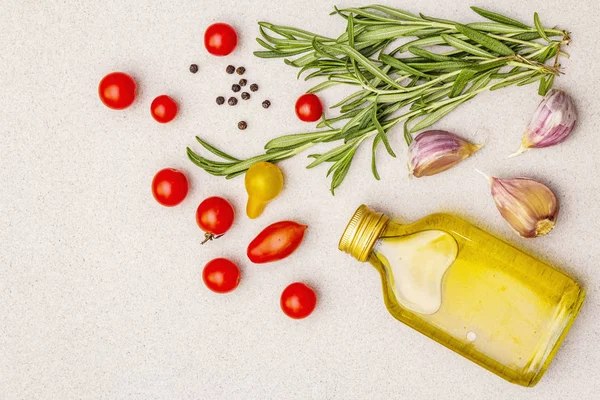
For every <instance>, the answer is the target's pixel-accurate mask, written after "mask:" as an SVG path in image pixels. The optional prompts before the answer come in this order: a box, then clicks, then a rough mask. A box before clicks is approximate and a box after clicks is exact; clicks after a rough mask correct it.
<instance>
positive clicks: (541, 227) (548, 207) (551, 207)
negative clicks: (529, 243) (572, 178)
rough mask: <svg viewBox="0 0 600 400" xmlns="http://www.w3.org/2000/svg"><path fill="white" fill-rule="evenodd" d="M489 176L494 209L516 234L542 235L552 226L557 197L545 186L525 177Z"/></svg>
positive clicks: (554, 218) (525, 235) (526, 235)
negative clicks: (504, 177) (502, 177)
mask: <svg viewBox="0 0 600 400" xmlns="http://www.w3.org/2000/svg"><path fill="white" fill-rule="evenodd" d="M489 179H490V184H491V192H492V197H493V199H494V203H496V207H497V208H498V211H500V214H501V215H502V217H503V218H504V219H505V220H506V222H508V224H509V225H510V226H511V227H512V228H513V230H514V231H515V232H517V233H518V234H519V236H521V237H524V238H534V237H538V236H543V235H547V234H548V233H549V232H550V231H551V230H552V229H553V228H554V225H555V224H556V219H557V218H558V209H559V207H558V200H557V198H556V196H555V195H554V193H553V192H552V190H550V189H549V188H548V187H547V186H546V185H544V184H543V183H540V182H538V181H535V180H533V179H528V178H512V179H499V178H494V177H491V178H489Z"/></svg>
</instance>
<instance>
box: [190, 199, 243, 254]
mask: <svg viewBox="0 0 600 400" xmlns="http://www.w3.org/2000/svg"><path fill="white" fill-rule="evenodd" d="M234 218H235V213H234V211H233V207H232V206H231V203H230V202H228V201H227V200H225V199H224V198H222V197H217V196H213V197H209V198H207V199H205V200H204V201H203V202H202V203H200V205H199V206H198V209H197V210H196V222H197V223H198V226H199V227H200V229H202V230H203V231H204V232H206V234H205V235H204V242H202V244H204V243H206V242H207V241H209V240H212V239H215V238H216V237H217V236H220V235H223V234H224V233H225V232H227V231H228V230H229V228H231V225H233V220H234Z"/></svg>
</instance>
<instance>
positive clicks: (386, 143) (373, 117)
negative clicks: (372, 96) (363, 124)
mask: <svg viewBox="0 0 600 400" xmlns="http://www.w3.org/2000/svg"><path fill="white" fill-rule="evenodd" d="M371 120H372V121H373V125H374V126H375V128H376V129H377V132H378V133H377V136H378V137H380V138H381V141H382V142H383V145H384V146H385V149H386V150H387V152H388V154H389V155H390V156H392V157H394V158H395V157H396V153H394V150H392V146H390V142H389V140H388V137H387V133H386V132H385V130H384V129H383V127H382V126H381V124H380V123H379V120H378V119H377V108H376V107H373V112H372V113H371Z"/></svg>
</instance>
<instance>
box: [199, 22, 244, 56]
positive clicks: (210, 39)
mask: <svg viewBox="0 0 600 400" xmlns="http://www.w3.org/2000/svg"><path fill="white" fill-rule="evenodd" d="M237 40H238V38H237V33H236V32H235V29H233V27H232V26H231V25H229V24H226V23H224V22H217V23H216V24H212V25H211V26H209V27H208V28H206V32H204V47H206V50H208V52H209V53H210V54H212V55H214V56H226V55H228V54H229V53H231V52H232V51H233V50H234V49H235V46H237Z"/></svg>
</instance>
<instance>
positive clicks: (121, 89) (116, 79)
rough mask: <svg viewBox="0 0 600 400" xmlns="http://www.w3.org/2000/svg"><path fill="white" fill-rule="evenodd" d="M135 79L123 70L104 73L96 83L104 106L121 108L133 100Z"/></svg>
mask: <svg viewBox="0 0 600 400" xmlns="http://www.w3.org/2000/svg"><path fill="white" fill-rule="evenodd" d="M135 90H136V88H135V81H134V80H133V78H132V77H131V76H129V75H127V74H125V73H123V72H112V73H110V74H108V75H106V76H105V77H104V78H102V80H101V81H100V84H99V85H98V95H99V96H100V100H102V102H103V103H104V105H105V106H106V107H109V108H112V109H114V110H122V109H124V108H127V107H129V106H130V105H131V104H132V103H133V101H134V100H135Z"/></svg>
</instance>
